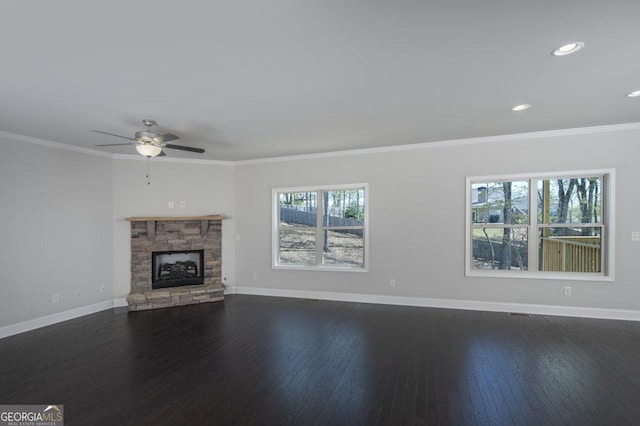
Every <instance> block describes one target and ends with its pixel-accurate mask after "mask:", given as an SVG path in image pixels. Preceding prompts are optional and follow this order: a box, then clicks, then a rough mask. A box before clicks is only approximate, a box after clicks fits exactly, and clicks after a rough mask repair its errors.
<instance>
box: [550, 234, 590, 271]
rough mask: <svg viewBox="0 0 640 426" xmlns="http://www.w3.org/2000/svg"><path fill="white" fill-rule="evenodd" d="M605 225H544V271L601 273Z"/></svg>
mask: <svg viewBox="0 0 640 426" xmlns="http://www.w3.org/2000/svg"><path fill="white" fill-rule="evenodd" d="M601 247H602V228H601V227H596V226H593V227H584V228H542V229H540V236H539V239H538V250H539V252H540V265H539V268H540V270H541V271H562V272H602V265H601V264H600V259H601V253H600V250H601Z"/></svg>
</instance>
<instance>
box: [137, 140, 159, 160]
mask: <svg viewBox="0 0 640 426" xmlns="http://www.w3.org/2000/svg"><path fill="white" fill-rule="evenodd" d="M136 151H138V153H139V154H140V155H144V156H145V157H157V156H158V155H160V153H161V152H162V148H161V147H159V146H157V145H153V144H150V143H140V144H137V145H136Z"/></svg>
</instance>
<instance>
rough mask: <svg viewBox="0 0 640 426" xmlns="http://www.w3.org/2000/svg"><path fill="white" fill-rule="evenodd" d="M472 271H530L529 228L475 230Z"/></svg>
mask: <svg viewBox="0 0 640 426" xmlns="http://www.w3.org/2000/svg"><path fill="white" fill-rule="evenodd" d="M472 237H473V241H472V248H471V257H472V259H471V262H472V264H471V268H472V269H516V270H527V269H528V260H527V259H528V247H527V241H528V235H527V228H473V230H472Z"/></svg>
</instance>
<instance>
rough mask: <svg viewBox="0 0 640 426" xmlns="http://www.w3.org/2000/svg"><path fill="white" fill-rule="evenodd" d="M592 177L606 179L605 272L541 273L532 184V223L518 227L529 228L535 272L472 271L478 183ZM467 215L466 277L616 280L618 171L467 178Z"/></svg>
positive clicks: (604, 188)
mask: <svg viewBox="0 0 640 426" xmlns="http://www.w3.org/2000/svg"><path fill="white" fill-rule="evenodd" d="M588 176H602V177H603V179H602V201H601V205H602V220H601V226H602V231H601V238H602V248H601V250H602V253H603V256H602V271H601V272H594V273H589V272H561V271H557V272H556V271H538V267H537V265H538V238H537V235H538V230H539V229H541V228H543V226H540V227H538V223H537V211H538V206H537V199H538V195H537V193H536V192H535V190H536V185H537V183H536V185H531V184H530V185H529V222H528V223H527V224H522V225H517V226H518V227H520V226H522V227H526V228H527V229H528V234H529V237H528V252H529V258H528V264H529V265H530V266H531V265H536V266H535V269H533V270H531V269H530V270H526V271H518V270H495V269H472V267H471V266H472V261H473V259H472V253H471V251H472V246H473V242H472V238H473V233H472V230H473V226H472V197H471V186H472V184H473V183H477V182H512V181H529V182H530V183H531V182H534V181H536V182H537V181H538V180H545V179H547V180H548V179H556V178H567V179H568V178H577V177H588ZM465 189H466V195H465V199H466V203H465V207H466V212H465V222H466V224H465V276H468V277H502V278H534V279H548V280H576V281H615V274H614V271H615V204H616V203H615V169H596V170H575V171H562V172H544V173H527V174H508V175H495V176H473V177H467V178H466V185H465Z"/></svg>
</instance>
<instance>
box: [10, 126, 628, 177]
mask: <svg viewBox="0 0 640 426" xmlns="http://www.w3.org/2000/svg"><path fill="white" fill-rule="evenodd" d="M629 130H640V122H639V123H625V124H612V125H606V126H593V127H577V128H572V129H560V130H545V131H540V132H530V133H514V134H509V135H499V136H483V137H477V138H467V139H449V140H444V141H435V142H423V143H416V144H404V145H393V146H385V147H379V148H362V149H350V150H344V151H330V152H321V153H314V154H300V155H287V156H280V157H269V158H257V159H253V160H237V161H231V160H205V159H198V158H171V157H161V158H157V157H156V158H154V160H153V161H154V162H156V161H157V162H167V163H187V164H206V165H215V166H244V165H252V164H264V163H278V162H283V161H300V160H313V159H320V158H335V157H348V156H353V155H365V154H384V153H390V152H402V151H414V150H423V149H432V148H443V147H454V146H465V145H476V144H483V143H495V142H515V141H522V140H532V139H546V138H552V137H558V136H575V135H588V134H598V133H612V132H621V131H629ZM0 139H6V140H11V141H15V142H25V143H30V144H34V145H40V146H46V147H49V148H56V149H63V150H67V151H74V152H80V153H83V154H89V155H96V156H99V157H107V158H112V159H116V160H137V161H144V160H145V159H146V158H145V157H142V156H141V155H128V154H111V153H108V152H104V151H99V150H97V149H91V148H83V147H79V146H76V145H69V144H64V143H60V142H53V141H49V140H46V139H39V138H34V137H31V136H24V135H18V134H15V133H10V132H5V131H0Z"/></svg>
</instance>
